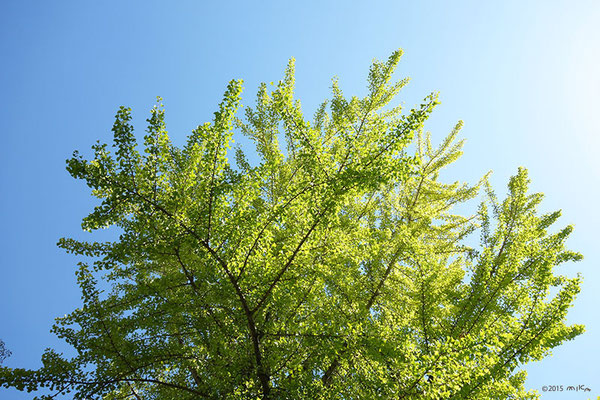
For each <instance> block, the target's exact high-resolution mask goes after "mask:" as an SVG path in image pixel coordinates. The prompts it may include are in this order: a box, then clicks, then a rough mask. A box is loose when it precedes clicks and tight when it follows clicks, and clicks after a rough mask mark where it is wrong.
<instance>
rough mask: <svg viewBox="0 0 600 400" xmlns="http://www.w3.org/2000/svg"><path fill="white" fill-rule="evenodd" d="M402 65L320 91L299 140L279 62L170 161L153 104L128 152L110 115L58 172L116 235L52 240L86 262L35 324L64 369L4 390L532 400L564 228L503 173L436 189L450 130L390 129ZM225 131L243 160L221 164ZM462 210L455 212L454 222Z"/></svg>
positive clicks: (559, 278) (560, 303)
mask: <svg viewBox="0 0 600 400" xmlns="http://www.w3.org/2000/svg"><path fill="white" fill-rule="evenodd" d="M400 57H401V51H396V52H394V53H393V54H392V55H391V56H390V57H389V59H388V60H386V61H383V62H379V61H374V62H373V64H372V66H371V68H370V70H369V74H368V87H367V94H366V96H364V97H356V96H354V97H346V96H345V95H344V94H343V93H342V90H341V89H340V87H339V85H338V83H337V81H335V80H334V82H333V85H332V97H331V99H330V100H329V101H326V102H324V103H322V105H321V106H320V107H319V108H318V110H317V111H316V113H315V116H314V119H313V120H312V121H311V122H309V121H308V120H307V119H306V118H305V117H304V116H303V113H302V111H301V107H300V103H299V102H298V101H297V100H295V99H294V96H293V93H294V62H293V60H292V61H291V62H290V63H289V65H288V67H287V70H286V72H285V76H284V78H283V79H282V80H281V81H279V82H278V83H277V84H276V85H273V86H272V87H271V86H269V85H267V84H262V85H261V86H260V88H259V90H258V95H257V98H256V104H255V106H254V107H245V111H244V112H243V113H238V109H239V108H240V101H241V92H242V81H237V80H234V81H231V82H230V83H229V85H228V86H227V90H226V92H225V95H224V98H223V101H222V102H221V104H220V105H219V108H218V111H217V112H215V113H214V119H213V121H212V122H211V123H205V124H203V125H199V126H198V127H197V128H196V129H194V130H193V131H192V133H191V135H189V137H188V140H187V143H186V144H185V145H184V146H183V147H177V146H175V145H173V143H172V142H171V140H170V138H169V136H168V135H167V130H166V126H165V111H164V108H163V106H162V105H161V104H160V100H159V104H157V105H156V106H155V107H154V108H153V109H152V110H151V115H150V117H149V118H148V120H147V122H148V127H147V130H146V134H145V136H144V143H143V146H138V144H137V142H136V136H135V135H134V129H133V126H132V124H131V119H132V116H131V110H130V109H129V108H126V107H121V108H120V109H119V111H118V112H117V115H116V120H115V123H114V126H113V128H112V131H113V134H114V141H113V144H112V148H111V147H109V146H108V145H107V144H101V143H98V144H96V145H94V146H93V147H92V148H93V158H91V159H89V160H87V159H85V158H84V157H82V156H80V155H79V154H78V153H77V152H75V154H74V156H73V158H71V159H69V160H68V161H67V170H68V171H69V173H70V174H71V175H72V176H73V177H74V178H77V179H81V180H83V181H85V183H86V184H87V186H89V188H90V189H91V191H92V194H93V195H94V196H96V197H97V198H98V199H100V204H99V205H98V206H97V207H96V208H95V209H94V210H93V211H92V212H91V213H90V214H89V215H88V216H87V217H85V218H84V219H83V223H82V227H83V229H84V230H87V231H93V230H97V229H101V228H108V227H116V228H117V229H118V232H120V236H119V237H118V239H117V240H114V241H110V242H87V241H80V240H76V239H71V238H65V239H61V240H60V241H59V243H58V245H59V246H60V247H62V248H63V249H65V250H66V251H67V252H70V253H74V254H76V255H79V256H85V257H89V259H88V260H87V261H85V262H84V261H82V262H80V263H79V268H78V270H77V280H78V283H79V286H80V287H81V293H82V300H83V303H82V306H81V307H80V308H78V309H76V310H74V311H73V312H72V313H70V314H68V315H66V316H64V317H61V318H58V319H57V322H56V324H55V325H54V327H53V328H52V331H53V332H54V333H55V334H56V335H57V336H58V337H60V338H62V339H64V340H65V341H66V342H67V343H68V344H69V345H71V346H72V347H73V348H74V349H75V350H76V355H75V356H74V357H72V358H67V357H64V356H62V355H61V354H58V353H57V352H55V351H53V350H51V349H50V350H47V351H46V352H45V353H44V355H43V356H42V362H43V366H42V367H41V368H40V369H39V370H25V369H11V368H7V367H2V368H1V369H0V383H1V384H2V386H5V387H15V388H17V389H20V390H28V391H37V390H38V389H39V388H41V387H45V388H48V389H49V390H50V391H51V393H52V394H50V395H47V396H48V397H42V398H51V396H52V395H54V394H60V393H67V392H72V396H73V398H75V399H98V398H103V399H124V398H131V399H188V398H189V399H198V398H207V399H255V398H261V399H372V398H386V399H387V398H389V399H502V400H505V399H527V398H529V399H533V398H537V394H536V393H535V392H533V391H532V392H526V390H525V389H524V385H523V383H524V380H525V376H526V373H525V372H524V370H523V369H522V368H520V367H522V366H523V365H525V364H526V363H528V362H530V361H535V360H540V359H542V358H543V357H545V356H546V355H548V354H549V351H550V350H551V349H552V348H554V347H556V346H558V345H559V344H561V343H562V342H563V341H565V340H569V339H572V338H574V337H575V336H577V335H579V334H581V333H582V332H583V327H582V326H580V325H572V326H567V325H566V324H565V318H566V314H567V310H568V308H569V307H570V306H571V304H572V303H573V300H574V297H575V295H576V294H577V293H578V291H579V285H580V278H579V277H576V278H569V277H566V276H564V275H560V274H558V273H557V272H556V271H555V267H556V266H558V265H559V264H561V263H564V262H567V261H577V260H579V259H580V258H581V256H580V255H579V254H578V253H576V252H573V251H570V250H568V249H566V248H565V240H566V239H567V237H568V236H569V234H570V233H571V230H572V228H571V227H570V226H567V227H566V228H562V229H558V230H550V227H551V225H552V224H553V223H554V222H555V221H556V220H557V219H558V218H559V216H560V212H552V213H549V214H542V213H540V212H538V206H539V204H540V202H541V200H542V195H541V194H539V193H529V191H528V184H529V179H528V176H527V171H526V170H525V169H523V168H519V169H518V172H517V173H516V175H515V176H513V177H512V178H511V179H510V181H509V183H508V194H507V195H506V197H505V198H504V199H498V198H497V197H496V195H495V193H494V191H493V190H492V188H491V187H490V185H489V184H488V182H487V179H486V176H484V177H483V178H482V179H481V180H480V181H479V182H477V183H476V184H474V185H469V184H465V183H459V182H454V183H444V182H442V181H441V180H439V179H438V178H439V175H440V171H441V170H442V169H443V168H445V167H447V166H448V165H450V164H451V163H453V162H454V161H455V160H457V159H458V158H459V157H460V155H461V154H462V153H461V149H462V146H463V140H459V139H458V138H457V136H458V134H459V131H460V129H461V126H462V122H459V123H458V124H457V125H456V127H455V128H454V129H453V130H452V132H451V133H450V134H449V135H448V136H447V137H446V138H445V139H444V140H443V141H442V142H441V143H440V144H439V146H434V145H432V143H431V138H430V134H429V133H428V132H425V130H424V123H425V121H426V120H427V118H428V116H429V115H430V113H431V112H432V110H433V109H434V108H435V106H436V105H437V104H438V97H437V94H435V93H434V94H430V95H429V96H427V97H425V99H424V101H423V102H422V104H420V105H419V106H417V107H415V108H413V109H411V110H410V111H405V110H403V108H402V107H401V106H399V105H394V104H392V103H391V102H392V100H394V99H395V97H396V95H397V93H398V92H399V91H400V90H401V89H402V87H403V86H405V85H406V84H407V82H408V80H407V79H402V80H399V81H394V80H392V75H393V72H394V70H395V68H396V65H397V63H398V62H399V60H400ZM240 114H243V115H240ZM234 133H235V134H241V135H244V136H245V137H247V138H249V139H251V140H252V141H253V143H254V144H255V153H256V154H255V156H252V157H250V156H248V157H247V154H246V153H247V152H248V150H246V153H245V152H244V150H245V149H242V148H240V147H237V148H235V149H232V144H233V138H234ZM233 156H234V158H235V162H230V161H229V157H233ZM253 160H255V161H253ZM480 192H482V194H481V196H479V197H478V193H480ZM476 198H479V199H480V206H479V208H478V209H477V211H476V212H474V214H473V215H466V216H464V215H460V214H459V213H457V212H455V211H454V210H455V209H456V206H457V205H460V204H462V203H464V202H466V201H469V200H472V199H476ZM475 201H477V200H475ZM472 234H473V235H476V234H479V235H480V241H479V244H478V245H473V244H470V243H471V242H473V241H472V240H470V239H469V238H470V237H472ZM469 235H471V236H469ZM105 288H109V289H106V290H104V289H105Z"/></svg>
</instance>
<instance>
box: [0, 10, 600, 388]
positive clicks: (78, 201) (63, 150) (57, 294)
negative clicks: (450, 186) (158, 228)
mask: <svg viewBox="0 0 600 400" xmlns="http://www.w3.org/2000/svg"><path fill="white" fill-rule="evenodd" d="M205 3H206V4H208V3H209V2H201V1H177V2H163V1H161V2H159V1H103V2H91V1H89V2H84V1H27V0H20V1H17V0H13V1H10V0H4V1H2V2H1V3H0V38H1V39H0V55H1V58H2V62H1V63H0V93H1V94H2V96H1V98H0V121H1V128H0V135H1V139H2V140H1V145H0V154H1V156H0V184H1V192H0V221H2V230H1V232H0V246H1V249H0V338H2V339H3V340H4V341H5V342H6V345H7V347H8V348H10V349H11V350H12V352H13V356H12V357H11V358H9V359H8V360H7V361H6V362H5V364H6V365H8V366H13V367H17V366H18V367H29V368H35V367H37V366H39V365H40V355H41V353H42V351H43V349H44V348H46V347H50V346H52V347H57V348H59V349H64V348H65V346H64V345H63V344H62V343H61V342H59V341H58V340H57V339H55V338H54V337H53V336H52V335H51V334H50V333H49V329H50V326H51V324H52V322H53V318H54V317H56V316H61V315H63V314H65V313H67V312H69V311H71V310H72V309H74V308H76V307H77V306H78V305H79V301H80V295H79V292H78V289H77V286H76V284H75V277H74V270H75V263H76V261H77V260H76V259H75V257H73V256H69V255H67V254H64V253H63V252H62V251H60V250H59V249H57V248H56V247H55V243H56V242H57V240H58V239H59V238H60V237H63V236H71V235H74V236H78V237H82V236H83V234H82V233H80V221H81V218H82V217H84V216H85V215H86V212H88V211H89V210H90V209H91V207H92V205H93V202H92V199H91V198H90V196H89V194H88V191H87V190H86V188H85V187H84V185H83V184H82V183H81V182H77V181H74V180H73V179H72V178H70V177H69V176H68V174H67V173H66V171H65V169H64V167H65V163H64V160H65V159H66V158H68V157H69V156H70V155H71V153H72V151H73V150H74V149H79V150H83V151H86V150H88V149H89V147H90V146H91V145H92V144H93V143H94V142H95V141H96V140H98V139H99V140H101V141H109V140H110V138H111V132H110V128H111V126H112V122H113V117H114V114H115V112H116V110H117V108H118V106H119V105H127V106H130V107H132V108H133V110H134V115H135V120H136V121H137V123H138V125H137V129H138V133H139V134H141V133H143V129H144V124H143V122H144V119H145V118H146V117H147V115H148V110H149V109H150V108H151V107H152V105H153V104H154V101H155V98H156V96H157V95H160V96H162V97H163V98H164V104H165V106H166V110H167V123H168V127H169V132H170V134H171V136H172V138H173V140H174V141H175V142H176V143H182V142H183V140H184V138H185V136H186V135H187V134H188V133H189V132H190V131H191V130H192V129H193V128H194V127H195V126H196V125H198V124H199V123H202V122H205V121H208V120H209V119H210V118H211V116H212V112H213V111H215V109H216V108H215V107H216V105H217V103H218V102H219V100H220V97H221V94H222V93H223V91H224V89H225V86H226V84H227V82H228V81H229V80H230V79H232V78H243V79H244V80H245V87H246V99H247V100H248V102H250V100H251V99H252V98H253V96H254V93H255V89H256V87H257V85H258V84H259V82H261V81H266V82H269V81H275V80H277V79H279V78H280V77H281V76H282V72H283V69H284V67H285V65H286V62H287V60H288V58H290V57H292V56H293V57H295V58H296V60H297V63H296V69H297V95H298V97H299V98H300V99H301V100H302V102H303V107H304V111H305V112H306V113H309V114H311V115H312V113H313V111H314V109H315V106H316V104H317V103H319V102H320V101H321V100H322V99H324V98H326V97H327V96H328V94H329V87H330V84H331V78H332V77H333V76H334V75H337V76H338V77H339V78H340V82H341V85H342V88H343V89H344V91H345V93H346V94H363V93H364V92H365V78H366V73H367V70H368V67H369V64H370V61H371V59H372V58H375V57H376V58H387V56H388V55H389V54H390V53H391V52H392V51H393V50H394V49H396V48H399V47H400V48H403V49H404V51H405V56H404V59H403V61H402V62H401V65H400V67H399V73H398V77H402V76H410V77H411V78H412V81H411V84H410V85H409V87H408V88H407V89H406V90H405V91H404V92H403V94H401V100H402V101H404V102H405V103H406V104H407V106H412V105H413V104H417V103H418V102H419V101H420V100H421V99H422V98H423V97H424V96H425V95H426V94H428V93H429V92H431V91H434V90H436V91H440V92H441V100H442V105H441V106H440V107H438V108H437V109H436V112H435V113H434V115H433V117H432V118H431V119H430V123H429V124H428V129H430V130H431V131H432V133H433V136H434V137H435V138H437V139H440V138H442V137H443V136H444V135H445V134H447V133H448V132H449V130H450V129H451V127H452V126H453V125H454V123H455V122H456V121H457V120H458V119H463V120H464V121H465V128H464V130H463V133H462V135H463V137H465V138H467V145H466V148H465V155H464V156H463V158H462V159H461V160H460V161H459V162H458V163H457V164H456V165H455V166H454V167H453V168H452V169H450V170H448V173H447V177H448V179H455V178H460V179H463V180H467V181H470V182H474V181H475V180H476V179H478V177H479V176H481V175H482V174H483V173H485V172H486V171H488V170H490V169H491V170H493V171H494V174H493V176H492V178H491V181H492V183H493V185H494V186H495V187H496V189H497V191H498V193H499V194H503V193H505V187H506V182H507V179H508V177H509V176H510V175H512V174H514V173H515V172H516V170H517V167H518V166H520V165H522V166H525V167H527V168H529V171H530V176H531V178H532V181H533V189H534V190H536V191H542V192H544V193H546V195H547V197H546V201H545V203H544V208H545V209H547V210H553V209H558V208H562V209H563V211H564V214H563V215H564V216H563V217H562V218H561V220H560V222H561V223H562V224H563V225H566V224H568V223H573V224H574V225H575V231H574V233H573V235H572V239H571V240H570V247H571V248H573V249H575V250H578V251H580V252H582V253H583V254H584V255H585V257H586V258H585V260H584V261H583V262H581V263H578V264H574V265H568V266H563V267H562V268H565V269H566V270H567V271H568V272H567V274H568V275H574V274H575V273H576V272H581V273H582V274H583V276H584V278H585V281H584V284H583V291H582V293H581V294H580V295H579V297H578V299H577V301H576V305H575V307H574V308H573V309H572V312H571V314H570V316H569V320H570V321H571V322H577V323H584V324H585V325H587V333H586V334H584V335H583V336H581V337H579V338H578V339H576V340H575V341H573V342H569V343H567V344H565V345H563V346H562V347H561V348H559V349H558V350H556V351H555V352H554V356H553V357H551V358H548V359H546V360H544V361H542V362H540V363H537V364H533V365H530V366H529V368H528V370H529V371H530V378H529V380H528V386H529V387H530V388H534V389H541V387H542V385H561V384H562V385H565V386H566V385H578V384H585V385H587V386H588V387H591V388H592V389H593V390H592V392H591V393H588V394H582V393H573V394H570V395H567V394H565V393H562V394H547V395H545V396H543V397H542V398H543V399H587V398H588V397H591V396H592V395H593V396H594V397H593V398H595V396H598V395H600V380H598V377H600V361H599V360H600V357H599V356H600V323H599V320H598V319H599V318H598V315H599V312H598V302H599V300H600V273H599V272H598V271H599V268H598V266H599V261H600V246H598V243H597V241H598V239H597V234H598V231H599V228H600V212H599V206H598V197H599V195H600V189H599V187H600V186H599V185H598V183H599V180H600V163H599V161H598V148H599V145H600V136H599V133H600V132H599V128H600V111H599V110H600V101H599V97H598V95H599V93H600V78H599V74H598V72H599V69H598V65H599V64H600V23H599V22H598V21H600V2H598V1H583V0H571V1H548V0H540V1H506V0H505V1H502V2H499V1H498V2H482V1H452V2H450V1H427V2H417V1H398V0H395V1H369V2H366V1H364V2H352V1H337V2H336V1H297V2H285V1H281V0H279V1H261V2H249V1H222V2H220V4H218V5H216V4H217V2H210V3H211V5H204V4H205ZM0 397H1V398H3V399H9V400H12V399H25V398H30V396H27V395H24V394H21V393H18V392H15V391H2V392H0Z"/></svg>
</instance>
